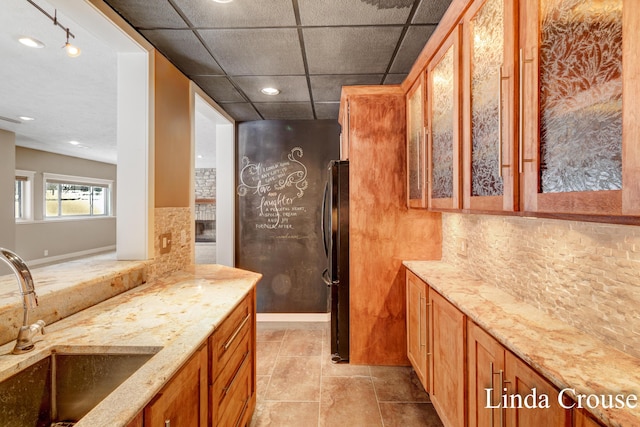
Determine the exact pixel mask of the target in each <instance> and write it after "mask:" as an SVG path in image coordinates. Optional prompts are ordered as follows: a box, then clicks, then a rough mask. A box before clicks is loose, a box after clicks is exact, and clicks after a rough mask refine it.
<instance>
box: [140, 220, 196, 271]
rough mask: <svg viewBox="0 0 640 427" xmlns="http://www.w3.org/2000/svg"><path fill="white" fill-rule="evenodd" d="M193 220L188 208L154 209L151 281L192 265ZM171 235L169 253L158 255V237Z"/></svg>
mask: <svg viewBox="0 0 640 427" xmlns="http://www.w3.org/2000/svg"><path fill="white" fill-rule="evenodd" d="M191 227H193V219H192V216H191V209H190V208H156V209H155V233H154V234H155V238H154V263H153V266H152V267H151V271H150V277H151V279H154V278H157V277H163V276H166V275H168V274H171V273H173V272H175V271H178V270H182V269H184V268H185V267H187V266H189V265H191V264H193V241H192V236H193V232H192V229H191ZM165 233H171V251H170V252H169V253H166V254H161V253H160V236H161V235H162V234H165Z"/></svg>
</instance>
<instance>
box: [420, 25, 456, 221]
mask: <svg viewBox="0 0 640 427" xmlns="http://www.w3.org/2000/svg"><path fill="white" fill-rule="evenodd" d="M460 32H461V30H460V26H457V27H456V28H455V29H454V31H453V32H452V33H451V35H450V36H449V37H448V38H447V40H446V41H445V43H444V44H443V45H442V47H441V48H440V50H439V51H438V53H436V55H435V56H434V57H433V59H432V60H431V62H430V63H429V65H428V66H427V80H428V87H427V100H428V117H429V120H428V125H429V126H428V127H429V132H428V134H429V144H428V155H429V156H428V157H429V158H428V165H429V185H428V206H429V208H430V209H458V208H460V127H461V122H460Z"/></svg>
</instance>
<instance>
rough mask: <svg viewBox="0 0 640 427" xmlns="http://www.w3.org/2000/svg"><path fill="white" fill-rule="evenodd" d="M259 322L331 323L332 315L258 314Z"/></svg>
mask: <svg viewBox="0 0 640 427" xmlns="http://www.w3.org/2000/svg"><path fill="white" fill-rule="evenodd" d="M256 320H257V321H258V322H329V321H331V313H257V315H256Z"/></svg>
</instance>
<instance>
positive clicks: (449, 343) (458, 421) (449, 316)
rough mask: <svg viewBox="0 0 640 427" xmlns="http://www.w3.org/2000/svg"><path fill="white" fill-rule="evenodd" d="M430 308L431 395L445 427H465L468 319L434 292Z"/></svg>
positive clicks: (430, 298) (430, 299) (431, 290)
mask: <svg viewBox="0 0 640 427" xmlns="http://www.w3.org/2000/svg"><path fill="white" fill-rule="evenodd" d="M429 308H430V313H431V316H430V318H429V345H430V347H429V353H430V357H429V362H430V364H429V376H430V378H431V384H430V394H429V395H430V397H431V402H432V403H433V406H434V408H435V409H436V411H437V412H438V415H439V416H440V418H441V419H442V423H443V424H444V425H445V426H450V427H463V426H465V425H466V419H465V414H466V411H465V359H466V357H465V354H466V352H465V347H466V346H465V344H466V343H465V336H466V316H465V315H464V314H462V312H461V311H460V310H458V309H457V308H456V307H455V306H454V305H453V304H451V303H450V302H449V301H447V300H446V299H444V298H443V297H442V296H441V295H440V294H438V293H437V292H435V291H434V290H433V289H430V290H429Z"/></svg>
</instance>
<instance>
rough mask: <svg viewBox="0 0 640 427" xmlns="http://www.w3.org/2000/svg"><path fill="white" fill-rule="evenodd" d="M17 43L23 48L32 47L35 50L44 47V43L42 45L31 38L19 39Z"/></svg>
mask: <svg viewBox="0 0 640 427" xmlns="http://www.w3.org/2000/svg"><path fill="white" fill-rule="evenodd" d="M18 41H19V42H20V43H22V44H23V45H25V46H29V47H33V48H36V49H42V48H43V47H44V43H42V42H41V41H40V40H38V39H34V38H33V37H20V38H19V39H18Z"/></svg>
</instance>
